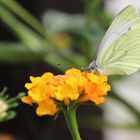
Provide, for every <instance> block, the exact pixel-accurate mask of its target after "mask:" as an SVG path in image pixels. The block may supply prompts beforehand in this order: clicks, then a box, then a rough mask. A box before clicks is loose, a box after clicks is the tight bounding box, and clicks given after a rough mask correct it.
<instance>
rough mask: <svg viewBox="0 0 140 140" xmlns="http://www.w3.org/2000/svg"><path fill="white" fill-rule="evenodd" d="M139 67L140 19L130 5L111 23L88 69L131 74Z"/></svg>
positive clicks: (103, 72) (101, 72) (115, 73)
mask: <svg viewBox="0 0 140 140" xmlns="http://www.w3.org/2000/svg"><path fill="white" fill-rule="evenodd" d="M139 68H140V19H139V16H138V13H137V11H136V9H135V8H134V7H133V6H132V5H129V6H127V7H126V8H124V9H123V10H122V11H121V12H120V13H119V14H118V15H117V16H116V18H115V19H114V20H113V22H112V23H111V26H110V27H109V29H108V30H107V32H106V34H105V36H104V38H103V40H102V41H101V43H100V45H99V47H98V50H97V54H96V59H95V60H94V61H92V62H91V63H90V65H89V66H88V68H87V71H89V72H94V73H99V74H106V75H118V74H127V75H129V74H131V73H134V72H136V71H137V70H138V69H139Z"/></svg>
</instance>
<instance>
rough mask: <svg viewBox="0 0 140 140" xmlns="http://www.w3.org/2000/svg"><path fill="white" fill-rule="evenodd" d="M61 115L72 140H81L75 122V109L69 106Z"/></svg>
mask: <svg viewBox="0 0 140 140" xmlns="http://www.w3.org/2000/svg"><path fill="white" fill-rule="evenodd" d="M63 113H64V117H65V120H66V122H67V126H68V128H69V130H70V133H71V135H72V137H73V140H81V138H80V134H79V130H78V125H77V120H76V108H75V107H73V106H72V105H70V106H69V108H66V109H64V110H63Z"/></svg>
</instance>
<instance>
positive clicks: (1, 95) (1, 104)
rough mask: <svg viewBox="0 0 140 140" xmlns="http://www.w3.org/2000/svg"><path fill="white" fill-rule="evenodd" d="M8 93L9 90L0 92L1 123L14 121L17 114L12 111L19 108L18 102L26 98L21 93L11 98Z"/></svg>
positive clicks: (5, 89)
mask: <svg viewBox="0 0 140 140" xmlns="http://www.w3.org/2000/svg"><path fill="white" fill-rule="evenodd" d="M6 92H7V88H4V89H3V90H2V91H1V92H0V122H4V121H7V120H10V119H13V118H14V117H15V116H16V112H15V111H13V110H12V109H13V108H15V107H17V106H18V103H17V100H19V99H20V98H21V97H22V96H24V93H20V94H18V95H17V96H16V97H12V98H11V97H9V95H8V94H7V93H6Z"/></svg>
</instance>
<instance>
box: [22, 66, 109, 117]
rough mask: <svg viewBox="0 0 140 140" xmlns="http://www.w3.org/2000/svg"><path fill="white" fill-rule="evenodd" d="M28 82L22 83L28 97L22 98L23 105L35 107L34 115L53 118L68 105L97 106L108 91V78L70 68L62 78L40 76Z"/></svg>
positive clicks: (48, 75) (50, 74)
mask: <svg viewBox="0 0 140 140" xmlns="http://www.w3.org/2000/svg"><path fill="white" fill-rule="evenodd" d="M30 80H31V83H27V84H25V87H26V88H27V89H28V96H25V97H23V98H22V101H23V102H24V103H27V104H30V105H32V104H33V103H36V104H38V107H37V110H36V112H37V114H38V115H40V116H42V115H54V114H55V113H57V111H59V110H61V109H62V108H63V107H64V106H67V105H69V104H70V103H71V102H75V104H79V103H81V102H82V103H83V102H88V101H91V102H93V103H95V104H100V103H103V102H104V101H105V98H104V96H105V95H106V93H107V92H108V91H109V90H110V85H108V84H107V82H106V81H107V76H105V75H96V74H94V73H88V72H81V70H79V69H75V68H72V69H69V70H67V71H66V72H65V74H64V75H53V74H52V73H49V72H47V73H45V74H43V75H42V76H41V77H32V76H31V77H30Z"/></svg>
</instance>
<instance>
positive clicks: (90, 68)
mask: <svg viewBox="0 0 140 140" xmlns="http://www.w3.org/2000/svg"><path fill="white" fill-rule="evenodd" d="M86 71H87V72H91V73H95V74H97V75H99V74H100V73H99V71H98V69H97V65H96V61H92V62H91V63H90V64H89V66H88V67H87V69H86Z"/></svg>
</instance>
